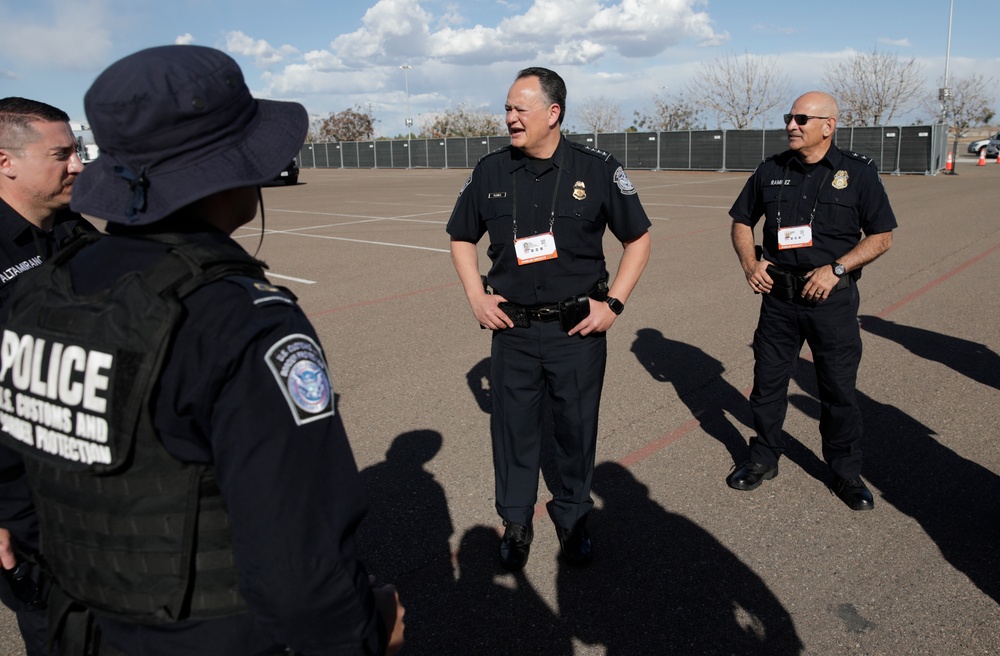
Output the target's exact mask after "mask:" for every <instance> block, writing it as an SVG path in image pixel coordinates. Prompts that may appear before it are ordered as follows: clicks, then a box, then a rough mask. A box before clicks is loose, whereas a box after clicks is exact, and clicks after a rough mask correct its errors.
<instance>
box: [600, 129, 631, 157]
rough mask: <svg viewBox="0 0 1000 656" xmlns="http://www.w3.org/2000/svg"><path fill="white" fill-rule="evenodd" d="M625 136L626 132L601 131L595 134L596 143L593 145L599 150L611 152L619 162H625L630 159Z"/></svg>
mask: <svg viewBox="0 0 1000 656" xmlns="http://www.w3.org/2000/svg"><path fill="white" fill-rule="evenodd" d="M625 136H626V135H625V133H624V132H601V133H600V134H595V135H594V143H593V144H591V146H592V147H593V148H596V149H597V150H603V151H604V152H606V153H611V154H613V155H614V156H615V159H617V160H618V161H619V162H624V161H625V160H627V159H628V147H627V146H626V141H625Z"/></svg>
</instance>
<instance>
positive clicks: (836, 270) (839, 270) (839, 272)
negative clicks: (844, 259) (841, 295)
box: [830, 262, 847, 278]
mask: <svg viewBox="0 0 1000 656" xmlns="http://www.w3.org/2000/svg"><path fill="white" fill-rule="evenodd" d="M830 266H832V267H833V274H834V275H835V276H837V277H838V278H843V277H844V274H846V273H847V269H846V268H844V265H843V264H841V263H840V262H833V263H831V264H830Z"/></svg>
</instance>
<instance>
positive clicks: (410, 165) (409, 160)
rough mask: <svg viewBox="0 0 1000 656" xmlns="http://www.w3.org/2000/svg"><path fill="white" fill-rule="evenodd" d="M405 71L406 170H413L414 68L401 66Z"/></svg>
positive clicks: (407, 65) (406, 65)
mask: <svg viewBox="0 0 1000 656" xmlns="http://www.w3.org/2000/svg"><path fill="white" fill-rule="evenodd" d="M400 68H401V69H403V83H404V84H405V85H406V119H405V121H404V122H405V123H406V168H408V169H410V168H413V158H412V157H411V156H410V137H411V136H412V131H411V130H410V127H411V126H412V125H413V119H412V118H410V69H411V68H413V67H412V66H410V65H409V64H403V65H402V66H400Z"/></svg>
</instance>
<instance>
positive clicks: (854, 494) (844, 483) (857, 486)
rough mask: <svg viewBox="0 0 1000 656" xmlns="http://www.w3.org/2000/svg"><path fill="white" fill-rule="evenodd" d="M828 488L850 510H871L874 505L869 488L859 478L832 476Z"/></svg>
mask: <svg viewBox="0 0 1000 656" xmlns="http://www.w3.org/2000/svg"><path fill="white" fill-rule="evenodd" d="M830 488H831V489H832V490H833V493H834V494H836V495H837V496H838V497H840V500H841V501H843V502H844V503H846V504H847V505H848V507H850V509H851V510H871V509H872V508H874V507H875V498H874V497H872V493H871V490H869V489H868V486H867V485H865V482H864V481H862V480H861V479H860V478H847V479H844V478H840V477H839V476H834V477H833V485H831V486H830Z"/></svg>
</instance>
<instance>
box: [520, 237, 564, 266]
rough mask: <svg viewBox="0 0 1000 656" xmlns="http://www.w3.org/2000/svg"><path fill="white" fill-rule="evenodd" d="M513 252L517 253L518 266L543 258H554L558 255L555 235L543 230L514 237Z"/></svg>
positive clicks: (540, 260)
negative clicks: (534, 233) (536, 233)
mask: <svg viewBox="0 0 1000 656" xmlns="http://www.w3.org/2000/svg"><path fill="white" fill-rule="evenodd" d="M514 254H515V255H517V263H518V264H519V265H520V266H524V265H525V264H534V263H535V262H542V261H544V260H554V259H556V258H557V257H559V253H558V252H557V251H556V236H555V235H554V234H552V233H551V232H543V233H541V234H538V235H532V236H530V237H522V238H521V239H515V240H514Z"/></svg>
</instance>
